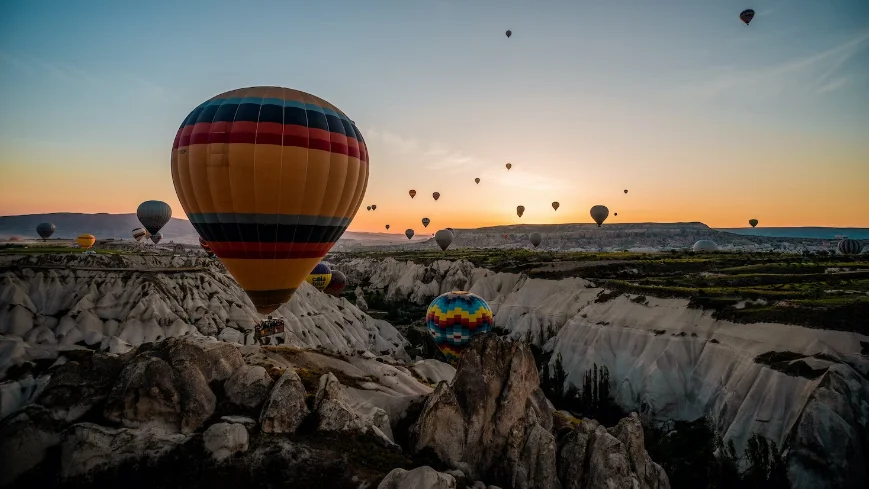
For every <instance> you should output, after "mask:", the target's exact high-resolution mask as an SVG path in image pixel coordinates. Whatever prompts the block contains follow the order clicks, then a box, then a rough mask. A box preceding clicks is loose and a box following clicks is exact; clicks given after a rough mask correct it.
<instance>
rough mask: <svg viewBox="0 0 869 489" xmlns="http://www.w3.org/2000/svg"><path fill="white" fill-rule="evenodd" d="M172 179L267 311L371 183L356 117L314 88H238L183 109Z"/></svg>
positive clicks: (300, 277) (188, 209) (332, 237)
mask: <svg viewBox="0 0 869 489" xmlns="http://www.w3.org/2000/svg"><path fill="white" fill-rule="evenodd" d="M172 181H173V183H174V184H175V192H176V193H177V194H178V200H179V201H180V202H181V206H182V207H183V208H184V212H185V213H187V217H188V218H189V219H190V222H191V223H192V224H193V226H194V227H195V228H196V230H197V231H198V232H199V235H200V236H201V237H202V238H203V239H204V240H205V241H207V242H208V244H209V246H210V247H211V250H212V251H213V252H214V254H215V255H217V257H218V258H220V261H221V262H223V264H224V265H225V266H226V268H227V270H228V271H229V272H230V273H231V274H232V276H233V277H234V278H235V279H236V281H238V283H239V285H241V287H242V288H243V289H244V291H245V292H246V293H247V295H248V297H250V299H251V301H252V302H253V304H254V306H256V309H257V311H259V312H260V313H261V314H268V313H271V312H272V311H274V310H275V309H277V308H278V307H279V306H280V305H281V304H283V303H285V302H286V301H288V300H289V299H290V297H292V295H293V293H294V292H295V291H296V288H298V287H299V285H300V284H301V283H302V282H303V281H304V280H305V277H307V276H308V274H309V273H310V272H311V270H313V269H314V267H315V266H316V265H317V264H318V263H320V260H321V259H322V258H323V256H325V255H326V253H327V252H328V251H329V250H330V249H331V248H332V246H333V245H334V244H335V242H336V241H337V240H338V238H340V237H341V235H342V234H343V233H344V230H345V229H347V226H348V225H349V224H350V222H351V221H352V220H353V216H355V215H356V211H357V210H358V209H359V206H360V205H361V203H362V199H363V197H364V196H365V189H366V187H367V185H368V149H367V147H366V145H365V140H364V139H363V138H362V134H361V133H360V132H359V130H358V129H357V128H356V125H355V124H354V123H353V121H351V120H350V119H349V118H348V117H347V116H346V115H344V113H343V112H341V111H340V110H338V108H336V107H335V106H334V105H332V104H330V103H329V102H326V101H325V100H323V99H321V98H318V97H315V96H313V95H310V94H308V93H305V92H301V91H298V90H292V89H289V88H281V87H252V88H242V89H238V90H232V91H229V92H226V93H222V94H220V95H218V96H216V97H214V98H212V99H210V100H208V101H206V102H205V103H203V104H202V105H200V106H199V107H196V108H195V109H193V112H191V113H190V115H188V116H187V118H186V119H184V122H183V123H182V124H181V127H180V128H179V129H178V133H177V135H176V136H175V143H174V144H173V146H172Z"/></svg>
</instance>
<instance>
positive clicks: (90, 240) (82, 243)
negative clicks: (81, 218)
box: [75, 234, 97, 250]
mask: <svg viewBox="0 0 869 489" xmlns="http://www.w3.org/2000/svg"><path fill="white" fill-rule="evenodd" d="M75 242H76V244H78V246H79V248H82V249H85V250H86V249H88V248H90V247H91V246H93V245H94V243H96V242H97V238H95V237H94V235H93V234H80V235H78V238H75Z"/></svg>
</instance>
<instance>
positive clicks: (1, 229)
mask: <svg viewBox="0 0 869 489" xmlns="http://www.w3.org/2000/svg"><path fill="white" fill-rule="evenodd" d="M43 222H50V223H53V224H54V226H55V228H56V229H55V231H54V234H53V235H52V236H51V239H73V238H75V237H76V236H78V235H79V234H82V233H88V234H93V235H94V236H95V237H96V238H97V239H107V238H114V239H132V233H131V231H132V230H133V229H135V228H138V227H141V226H142V225H141V224H140V223H139V219H138V218H137V217H136V215H135V214H105V213H101V214H80V213H74V212H58V213H53V214H28V215H24V216H0V241H6V240H8V239H9V238H11V237H13V236H18V237H20V238H23V239H38V238H39V235H38V234H36V226H37V225H39V224H40V223H43ZM160 232H161V233H163V240H164V242H168V241H174V242H176V243H186V244H196V243H198V242H199V234H197V233H196V230H195V229H193V225H192V224H190V221H188V220H186V219H177V218H174V217H173V218H172V219H171V220H170V221H169V222H168V223H166V225H165V226H164V227H163V229H161V230H160ZM427 236H428V235H423V236H415V237H414V239H413V241H414V242H415V241H419V240H424V239H426V237H427ZM341 242H342V243H346V244H347V245H348V246H353V245H356V246H363V245H379V244H380V245H386V244H399V243H407V242H408V240H407V238H406V237H405V236H404V232H401V233H395V234H391V233H358V232H352V231H348V232H345V233H344V235H343V236H342V237H341Z"/></svg>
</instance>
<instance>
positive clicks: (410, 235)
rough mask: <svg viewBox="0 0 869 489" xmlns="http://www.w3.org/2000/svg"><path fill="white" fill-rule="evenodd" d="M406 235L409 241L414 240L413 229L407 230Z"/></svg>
mask: <svg viewBox="0 0 869 489" xmlns="http://www.w3.org/2000/svg"><path fill="white" fill-rule="evenodd" d="M404 235H405V236H407V239H410V238H412V237H413V229H405V230H404Z"/></svg>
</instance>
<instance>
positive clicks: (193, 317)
mask: <svg viewBox="0 0 869 489" xmlns="http://www.w3.org/2000/svg"><path fill="white" fill-rule="evenodd" d="M4 258H6V263H5V264H6V265H7V266H8V268H6V269H5V270H4V271H3V272H0V378H2V376H3V373H4V372H5V371H6V369H8V368H9V367H10V366H13V365H20V364H22V363H23V362H27V361H34V360H37V359H40V358H54V357H56V354H57V351H58V350H63V349H69V348H79V347H81V346H87V347H92V348H93V347H96V348H100V349H102V350H106V351H110V352H112V353H123V352H126V351H129V350H130V349H131V348H132V347H135V346H139V345H141V344H143V343H147V342H154V341H160V340H162V339H164V338H169V337H179V336H187V335H192V336H211V337H216V338H219V339H221V340H223V341H229V342H234V343H239V344H252V343H253V341H254V336H253V328H254V325H255V324H256V323H257V322H258V321H259V320H260V319H261V318H260V316H259V315H258V314H257V313H256V311H255V310H254V308H253V305H252V304H251V302H250V300H249V299H248V298H247V296H246V295H245V293H244V291H242V290H241V288H239V287H238V284H236V282H235V281H234V280H233V279H232V278H231V277H230V276H229V275H227V274H226V273H225V272H224V271H223V268H222V267H221V266H220V265H219V262H217V261H216V260H206V259H197V258H182V257H175V258H170V257H166V256H162V257H161V256H136V255H131V256H122V255H87V256H85V255H74V256H70V255H67V256H60V255H57V256H51V255H43V256H38V257H26V258H22V259H19V260H16V261H12V262H10V261H9V259H8V258H9V257H4ZM274 316H275V317H282V318H284V319H285V320H286V331H285V333H283V334H282V335H280V336H281V338H280V341H281V342H282V344H285V345H291V346H295V347H298V348H323V349H325V350H327V351H332V352H335V353H353V352H356V351H361V350H367V351H370V352H372V353H374V354H376V355H383V354H388V355H391V356H394V357H396V358H407V357H406V355H405V354H404V350H403V348H404V345H405V344H406V341H405V340H404V339H403V338H402V337H401V335H400V334H399V333H398V331H396V330H395V328H393V327H392V326H391V325H390V324H389V323H387V322H385V321H382V320H377V319H373V318H371V317H369V316H368V315H366V314H365V313H363V312H362V311H360V310H359V309H358V308H357V307H356V306H354V305H353V304H351V303H350V302H348V301H346V300H344V299H339V298H335V297H331V296H329V295H326V294H323V293H321V292H319V291H317V290H316V289H314V288H313V287H311V286H310V285H308V284H307V283H302V286H301V287H300V288H299V290H298V292H297V293H296V294H295V296H294V297H293V298H292V299H291V300H290V301H289V302H288V303H286V304H284V305H282V306H281V307H280V308H279V309H278V310H277V311H275V313H274Z"/></svg>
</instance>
